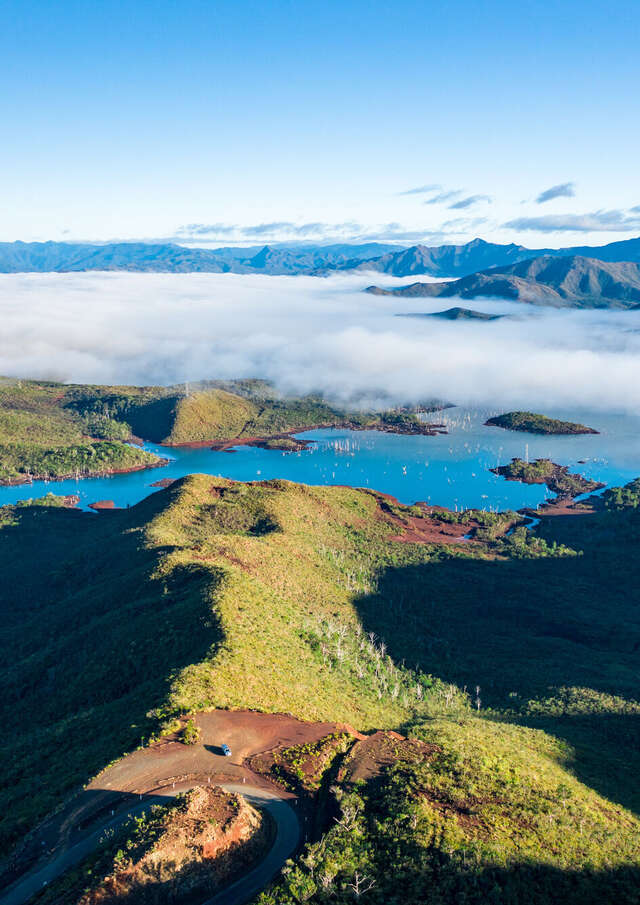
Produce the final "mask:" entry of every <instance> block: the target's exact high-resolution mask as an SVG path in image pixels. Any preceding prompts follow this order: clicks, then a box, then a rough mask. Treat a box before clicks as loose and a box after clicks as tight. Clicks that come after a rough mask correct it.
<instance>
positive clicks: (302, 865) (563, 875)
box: [258, 717, 640, 905]
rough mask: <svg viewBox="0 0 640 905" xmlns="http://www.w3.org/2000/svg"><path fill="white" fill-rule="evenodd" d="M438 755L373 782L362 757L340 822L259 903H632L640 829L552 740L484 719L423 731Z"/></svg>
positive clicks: (400, 764)
mask: <svg viewBox="0 0 640 905" xmlns="http://www.w3.org/2000/svg"><path fill="white" fill-rule="evenodd" d="M413 732H414V735H415V737H417V738H419V739H422V740H424V741H425V742H427V744H428V745H430V746H432V747H431V748H430V749H429V750H426V751H424V752H423V753H422V754H420V753H419V752H414V753H413V755H409V756H406V755H403V752H402V748H401V747H400V746H398V745H397V744H396V745H395V751H396V752H397V753H396V755H395V762H394V743H393V741H392V740H391V741H390V743H387V744H386V746H385V750H384V751H383V752H381V753H383V755H384V759H385V760H386V761H387V763H389V761H391V764H390V765H389V766H388V767H386V768H384V767H383V768H382V769H381V770H380V771H379V772H376V773H374V774H373V775H372V771H371V766H372V765H371V761H370V760H369V762H368V763H367V762H366V761H365V762H364V763H362V762H361V763H360V764H359V763H358V754H357V748H356V749H355V751H354V757H353V760H352V761H351V762H350V761H349V758H348V759H347V762H346V764H345V766H344V768H343V771H342V773H341V774H338V781H337V782H336V780H335V779H334V780H332V784H331V793H332V795H333V797H334V798H335V800H336V804H335V808H336V812H337V817H336V820H335V821H334V822H333V823H332V824H331V826H330V827H329V828H328V830H327V832H326V833H325V834H324V835H323V836H322V838H321V839H320V840H319V841H317V842H314V843H312V844H310V845H308V846H307V847H306V849H305V850H304V851H303V853H302V854H301V855H300V857H299V858H297V859H296V861H295V863H294V865H293V867H292V869H290V870H287V871H286V872H285V873H284V876H283V877H282V878H281V879H280V880H279V881H278V882H277V883H276V885H275V887H274V888H273V889H272V890H269V891H267V892H265V893H263V895H262V896H260V897H259V899H258V903H259V905H294V903H298V902H300V901H305V902H309V903H311V905H323V903H329V902H332V903H344V905H346V903H349V902H353V901H354V899H356V898H357V897H356V896H355V894H354V887H355V889H356V890H358V891H359V892H360V895H361V897H362V898H364V893H363V890H367V892H366V900H367V901H369V902H372V903H380V905H381V903H385V905H449V903H454V902H455V903H458V902H464V903H467V905H487V903H496V905H502V903H509V905H556V903H560V902H562V903H563V905H601V903H604V902H618V903H624V905H635V903H637V901H638V897H637V892H638V883H639V882H640V863H639V857H640V856H639V853H640V822H639V821H638V819H637V818H636V817H634V816H633V815H632V814H630V813H629V812H628V811H625V810H624V809H623V808H620V807H619V806H617V805H614V804H612V803H611V802H608V801H607V800H606V799H604V798H602V797H601V796H599V795H598V794H596V793H595V792H594V791H593V790H592V789H590V788H588V787H587V786H585V785H584V784H582V783H581V782H579V781H578V780H576V778H575V776H574V775H572V770H571V767H572V762H571V761H572V758H571V751H570V749H568V748H567V746H565V745H563V744H562V743H560V742H558V741H557V740H555V739H554V738H552V737H550V736H548V735H545V734H544V733H542V732H535V731H532V730H528V729H522V728H520V727H516V726H510V725H502V724H496V723H491V722H489V721H487V720H485V719H478V718H473V717H466V718H464V717H463V718H458V719H456V720H451V719H447V720H435V721H430V722H427V723H424V724H421V725H418V726H416V727H415V728H414V730H413Z"/></svg>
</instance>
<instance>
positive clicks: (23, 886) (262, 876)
mask: <svg viewBox="0 0 640 905" xmlns="http://www.w3.org/2000/svg"><path fill="white" fill-rule="evenodd" d="M191 787H192V786H190V785H189V784H181V785H176V787H175V790H173V789H172V790H171V791H166V792H159V793H157V794H154V795H150V796H146V797H145V798H144V800H143V801H142V802H140V803H139V804H137V805H135V806H130V807H128V808H126V810H125V811H123V812H121V813H119V814H118V815H116V816H114V817H113V819H112V820H109V821H107V822H106V823H104V824H103V825H102V826H101V827H100V829H98V830H94V831H93V832H91V833H89V834H87V835H86V836H85V837H84V838H83V839H82V840H81V841H80V842H77V843H76V844H75V845H73V846H71V847H70V848H68V849H66V850H65V851H64V852H63V853H62V854H61V855H59V856H58V857H57V858H56V859H55V860H54V861H51V862H49V864H46V865H45V866H44V867H42V868H41V869H40V870H37V871H33V872H31V873H29V874H27V875H26V876H25V877H23V878H22V879H21V880H18V881H17V883H14V885H13V886H12V887H11V888H10V889H9V890H7V891H6V892H5V893H4V894H3V895H2V897H0V905H23V903H25V902H27V901H28V900H29V899H30V898H31V896H33V895H34V894H35V893H36V892H38V890H40V889H42V887H43V886H44V885H46V884H49V883H51V882H52V881H53V880H55V879H56V878H57V877H59V876H60V875H61V874H63V873H64V872H65V871H66V870H68V869H69V868H70V867H73V865H74V864H77V863H78V862H79V861H82V859H83V858H86V857H87V855H89V854H91V852H92V851H93V850H94V849H95V848H96V846H97V845H98V843H99V842H100V839H101V838H102V836H103V835H104V833H105V831H106V830H109V829H114V830H115V829H118V828H119V827H120V826H121V825H122V824H123V823H124V822H125V820H127V819H128V818H129V817H131V816H133V815H139V814H141V813H143V811H145V810H147V809H148V808H150V807H151V806H152V805H154V804H162V803H166V802H167V799H171V798H174V797H175V795H176V794H178V792H181V791H185V790H186V789H188V788H191ZM221 788H223V789H224V790H225V791H227V792H235V793H236V794H238V795H244V797H245V798H246V799H247V801H249V802H250V803H251V804H252V805H254V806H255V807H257V808H262V809H263V810H265V811H267V812H268V813H269V814H270V815H271V817H272V818H273V820H274V821H275V825H276V837H275V841H274V843H273V845H272V847H271V848H270V850H269V851H268V852H267V854H266V856H265V857H264V858H263V859H262V861H261V862H260V863H259V864H258V865H257V866H256V867H254V868H253V869H252V870H250V871H249V873H248V874H246V876H244V877H242V878H241V879H240V880H238V881H236V882H235V883H232V884H231V885H230V886H227V887H226V888H225V889H224V890H223V891H222V892H220V893H217V894H216V895H215V896H213V898H211V899H208V900H207V902H206V903H204V905H244V903H245V902H247V901H248V900H249V899H250V898H251V897H252V896H254V895H256V894H257V893H258V892H260V890H261V889H263V888H264V887H265V886H267V885H268V883H269V882H270V881H271V880H272V879H273V878H274V877H275V875H276V874H277V873H278V871H279V870H280V868H281V867H282V865H283V864H284V862H285V861H286V860H287V858H289V857H290V856H291V855H292V854H293V852H294V851H295V849H296V848H297V845H298V842H299V841H300V824H299V822H298V818H297V816H296V814H295V812H294V810H293V808H292V807H291V806H290V805H289V804H288V803H287V802H286V801H284V800H283V799H282V798H280V797H279V796H278V795H276V794H274V793H273V792H269V791H267V790H266V789H259V788H257V787H254V786H247V785H240V784H235V783H222V784H221Z"/></svg>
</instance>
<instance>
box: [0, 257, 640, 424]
mask: <svg viewBox="0 0 640 905" xmlns="http://www.w3.org/2000/svg"><path fill="white" fill-rule="evenodd" d="M421 279H425V278H421ZM412 281H413V280H412V279H405V280H393V279H389V278H384V277H381V276H380V275H379V274H358V275H355V276H352V275H349V276H334V277H330V278H327V279H322V278H314V277H269V276H253V275H251V276H239V275H230V274H221V275H218V274H130V273H108V274H105V273H81V274H18V275H13V274H11V275H2V276H0V316H1V318H2V321H1V323H2V329H1V331H0V374H5V375H11V376H19V377H36V378H40V379H43V378H50V379H56V380H64V381H72V382H92V383H110V384H123V383H135V384H152V383H163V384H169V383H176V382H180V381H183V380H197V379H200V378H214V377H220V378H223V377H243V376H256V377H265V378H267V379H270V380H273V381H274V382H275V383H276V384H277V385H278V386H279V387H280V388H282V389H283V390H284V391H295V392H298V393H299V392H303V391H310V390H319V391H322V392H324V393H325V394H327V395H328V396H330V397H335V398H339V399H349V398H350V397H354V396H363V395H364V396H366V397H367V398H368V399H369V400H371V401H374V400H375V399H376V398H383V395H384V394H386V396H387V401H389V400H391V401H397V402H406V401H416V400H420V399H424V398H434V397H435V398H443V399H447V400H450V401H453V402H456V403H460V404H471V405H475V404H479V405H483V404H488V405H491V406H493V407H499V408H500V407H501V408H513V407H534V408H536V409H538V410H541V409H545V410H553V409H556V408H557V409H566V408H570V409H575V408H585V409H613V410H615V411H626V412H633V413H639V412H640V312H616V311H556V310H552V309H548V308H533V307H530V306H526V305H522V304H517V303H510V302H498V301H493V302H490V301H484V300H476V301H473V302H469V301H465V302H460V301H459V300H456V299H440V300H438V299H434V300H429V299H401V298H393V297H380V296H373V295H369V294H367V293H364V292H362V290H363V288H364V287H365V286H367V285H369V284H370V283H372V282H376V283H377V284H378V285H387V286H390V285H406V284H407V283H410V282H412ZM457 304H460V305H462V306H464V307H467V308H474V309H475V310H478V311H486V312H490V313H496V314H509V315H510V317H508V318H505V319H503V320H498V321H492V322H482V321H475V322H473V321H471V322H460V321H453V322H451V321H446V320H441V319H438V318H425V319H423V320H420V319H414V318H400V317H395V316H394V315H395V314H398V313H408V312H433V311H441V310H443V309H446V308H450V307H452V306H454V305H457Z"/></svg>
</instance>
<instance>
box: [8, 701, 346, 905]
mask: <svg viewBox="0 0 640 905" xmlns="http://www.w3.org/2000/svg"><path fill="white" fill-rule="evenodd" d="M197 722H198V726H199V728H200V730H201V739H200V742H199V743H198V744H197V745H193V746H185V745H183V744H181V743H179V742H172V741H169V742H165V743H163V744H159V745H155V746H152V747H150V748H146V749H140V750H138V751H134V752H133V753H131V754H129V755H128V756H126V757H124V758H122V760H120V761H118V762H117V763H115V764H114V765H113V766H111V767H109V768H108V769H106V770H105V771H103V773H101V774H100V775H99V776H97V777H96V779H94V780H93V781H92V782H91V783H90V784H89V785H88V786H87V787H86V789H85V790H84V791H83V792H81V793H80V794H79V795H78V796H76V798H74V799H73V800H71V801H70V802H69V803H68V804H67V806H66V807H65V808H63V809H62V810H61V811H60V812H59V813H57V814H55V815H53V816H52V817H51V818H50V819H49V820H47V821H45V822H44V823H43V824H42V825H41V827H40V828H39V829H38V830H37V831H36V833H35V834H34V838H33V841H32V843H31V844H32V852H31V866H30V868H29V869H28V870H27V871H26V872H24V873H22V875H21V876H19V877H17V878H16V879H15V881H14V882H13V883H12V885H10V886H9V887H6V888H5V889H4V891H3V892H2V893H0V905H24V903H26V902H27V901H28V900H29V899H30V898H31V897H32V896H33V895H34V894H35V893H36V892H38V891H39V890H40V889H42V887H43V886H45V885H48V884H49V883H51V882H52V881H53V880H55V879H57V878H58V877H60V876H61V875H62V874H63V873H64V872H65V871H66V870H68V869H69V868H70V867H73V865H75V864H78V863H79V862H80V861H82V860H83V859H84V858H86V857H87V856H88V855H90V854H91V852H92V851H93V850H94V849H95V848H96V847H97V846H98V844H99V843H100V839H101V838H102V837H103V835H104V833H105V831H108V830H116V829H118V828H119V827H120V826H122V824H123V823H124V822H125V821H126V820H127V819H128V818H129V817H130V816H137V815H139V814H141V813H143V812H144V811H145V810H147V809H148V808H150V807H151V806H152V805H154V804H161V803H166V802H167V801H168V800H171V799H172V798H174V797H175V796H176V795H177V794H179V793H180V792H184V791H187V790H188V789H192V788H194V786H198V785H209V784H211V785H217V786H220V787H221V788H222V789H224V790H225V791H227V792H233V793H236V794H239V795H243V796H244V797H245V798H246V799H247V801H248V802H249V803H250V804H252V805H253V806H255V807H258V808H262V809H263V810H265V811H267V812H268V813H269V815H270V816H271V817H272V819H273V821H274V824H275V827H276V834H275V839H274V841H273V844H272V846H271V848H270V849H269V851H268V852H267V854H266V855H265V856H264V858H262V860H261V861H260V862H259V863H258V864H257V865H256V866H255V867H253V868H252V869H251V870H250V871H249V872H248V873H246V874H245V876H243V877H241V878H240V879H239V880H237V881H235V882H234V883H232V884H230V885H229V886H227V887H225V888H224V889H223V890H222V891H220V892H218V893H216V894H215V895H214V896H213V897H212V898H210V899H208V900H207V901H206V902H204V903H203V905H244V903H245V902H247V901H248V900H249V899H251V898H252V897H253V896H255V895H256V894H257V893H259V892H260V891H261V890H262V889H264V887H266V886H267V885H268V884H269V883H270V882H271V880H273V878H274V877H275V876H276V874H277V873H278V871H279V870H280V868H281V867H282V865H283V864H284V862H285V861H286V860H287V858H289V857H291V855H292V854H293V853H294V852H295V850H296V848H297V847H298V845H299V843H300V841H301V838H302V828H301V825H300V820H299V819H298V816H297V814H296V807H297V805H298V804H299V802H298V800H297V799H296V797H295V796H294V795H292V794H291V793H290V792H287V791H284V790H281V789H279V788H278V787H276V786H274V785H273V784H271V783H269V782H268V781H267V780H265V778H264V777H263V776H260V775H259V774H256V773H254V772H252V771H251V769H250V767H249V766H248V764H247V759H248V758H249V757H251V756H252V755H255V754H262V753H264V752H265V751H270V750H272V749H273V748H276V747H279V746H281V745H285V746H288V745H292V744H300V743H303V742H309V741H314V740H317V739H319V738H322V737H323V736H325V735H327V734H329V733H331V732H334V731H336V730H339V729H342V728H346V727H342V726H340V725H338V724H335V723H304V722H301V721H299V720H296V719H294V718H293V717H289V716H285V715H282V714H261V713H253V712H237V711H235V712H232V711H213V712H210V713H203V714H199V715H198V717H197ZM223 742H225V743H227V744H229V746H230V747H231V749H232V751H233V756H232V757H230V758H229V757H224V756H223V754H222V752H221V748H220V745H221V744H222V743H223Z"/></svg>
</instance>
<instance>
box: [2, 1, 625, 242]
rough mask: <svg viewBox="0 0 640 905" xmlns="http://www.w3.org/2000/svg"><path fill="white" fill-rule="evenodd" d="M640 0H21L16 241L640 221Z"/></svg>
mask: <svg viewBox="0 0 640 905" xmlns="http://www.w3.org/2000/svg"><path fill="white" fill-rule="evenodd" d="M639 39H640V4H638V2H637V0H617V2H616V3H611V2H610V0H607V2H604V0H579V2H578V0H557V2H555V3H554V4H549V3H548V0H546V2H541V0H518V2H516V3H514V2H513V0H509V2H506V0H448V2H439V0H434V2H424V0H423V2H416V0H396V2H393V3H392V2H382V0H367V2H363V0H341V2H336V0H324V2H322V3H315V2H307V0H297V2H293V0H262V2H253V0H190V2H188V3H176V2H175V0H152V2H144V0H126V2H125V0H101V2H100V3H88V2H86V0H82V2H73V0H0V60H1V61H2V78H1V79H0V199H1V202H0V240H1V241H13V240H15V239H22V240H25V241H30V240H46V239H55V240H68V241H71V240H81V241H91V240H96V241H107V240H113V239H147V240H151V239H170V240H172V241H180V242H184V243H187V244H203V245H210V246H215V245H227V244H238V243H239V244H251V245H255V244H260V243H262V242H263V241H264V242H277V241H313V242H329V241H335V240H339V241H344V240H349V241H369V240H378V241H385V242H386V241H391V242H398V243H401V244H404V245H409V244H413V243H415V242H417V241H424V242H426V243H427V244H440V243H442V242H459V241H467V240H469V239H471V238H474V237H475V236H481V237H483V238H486V239H488V240H491V241H498V242H506V241H515V242H519V243H522V244H526V245H529V246H530V247H545V246H562V245H574V244H588V243H593V244H600V243H603V242H610V241H615V240H619V239H624V238H629V237H631V236H634V235H639V234H640V168H638V166H637V156H638V147H639V145H640V116H639V115H638V85H639V84H640V54H638V52H637V48H638V42H639Z"/></svg>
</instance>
